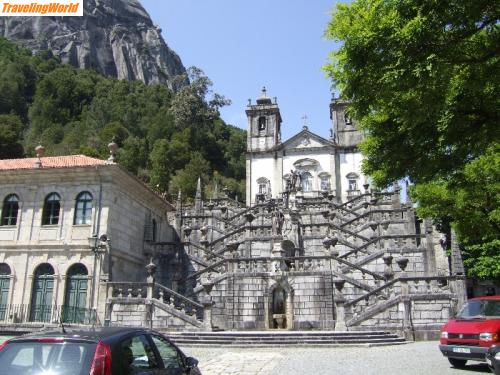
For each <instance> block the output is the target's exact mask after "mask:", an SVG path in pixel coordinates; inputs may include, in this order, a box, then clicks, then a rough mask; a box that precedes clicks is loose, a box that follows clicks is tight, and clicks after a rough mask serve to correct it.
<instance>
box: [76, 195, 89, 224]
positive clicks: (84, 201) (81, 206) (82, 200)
mask: <svg viewBox="0 0 500 375" xmlns="http://www.w3.org/2000/svg"><path fill="white" fill-rule="evenodd" d="M91 218H92V195H91V194H90V193H89V192H88V191H84V192H82V193H80V194H78V196H77V197H76V203H75V217H74V219H73V224H74V225H80V224H90V221H91Z"/></svg>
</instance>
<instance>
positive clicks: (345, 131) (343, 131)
mask: <svg viewBox="0 0 500 375" xmlns="http://www.w3.org/2000/svg"><path fill="white" fill-rule="evenodd" d="M345 108H346V103H344V102H342V101H341V100H332V102H331V104H330V119H331V122H332V125H331V131H330V137H329V139H326V138H323V137H321V136H319V135H317V134H314V133H312V132H310V131H309V129H308V128H307V126H304V127H303V130H302V131H301V132H300V133H298V134H296V135H295V136H293V137H292V138H290V139H288V140H286V141H284V142H282V141H281V124H282V118H281V114H280V109H279V106H278V104H277V100H276V98H275V99H274V101H272V100H271V98H269V97H267V93H266V89H265V88H264V89H263V90H262V95H261V96H260V97H259V98H258V99H257V100H256V103H255V104H252V103H251V102H250V103H249V104H248V106H247V109H246V114H247V118H248V135H247V165H246V170H247V173H246V189H247V190H246V202H247V204H248V205H252V204H255V203H256V201H257V197H259V198H260V199H270V198H273V199H277V198H280V197H281V196H282V194H283V192H285V191H286V188H287V184H288V185H290V183H291V180H292V179H295V180H296V181H295V182H296V183H297V184H298V185H299V186H300V188H301V190H302V192H303V193H304V194H305V196H313V195H314V193H315V192H316V193H317V192H324V191H327V192H332V193H333V194H334V195H335V197H336V198H337V200H338V201H340V200H344V201H345V200H347V199H348V198H350V197H354V196H356V195H359V194H360V191H361V187H362V185H364V184H366V183H367V182H368V178H367V176H364V175H363V173H362V171H361V160H362V156H361V152H360V151H359V149H358V148H357V146H358V144H359V143H360V141H361V139H362V135H361V132H360V131H359V130H358V129H357V127H356V124H355V122H354V121H353V120H351V119H350V117H349V116H347V115H346V113H345Z"/></svg>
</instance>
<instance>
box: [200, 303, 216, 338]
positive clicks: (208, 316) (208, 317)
mask: <svg viewBox="0 0 500 375" xmlns="http://www.w3.org/2000/svg"><path fill="white" fill-rule="evenodd" d="M201 304H202V305H203V329H204V330H205V331H212V329H213V327H212V306H213V305H214V302H213V300H212V297H210V296H205V297H203V300H202V302H201Z"/></svg>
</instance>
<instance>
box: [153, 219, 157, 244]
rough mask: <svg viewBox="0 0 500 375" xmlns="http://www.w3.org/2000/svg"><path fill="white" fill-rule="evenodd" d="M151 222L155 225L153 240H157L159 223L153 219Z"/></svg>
mask: <svg viewBox="0 0 500 375" xmlns="http://www.w3.org/2000/svg"><path fill="white" fill-rule="evenodd" d="M151 224H152V226H153V242H156V234H157V231H158V228H157V224H156V220H155V219H153V220H152V221H151Z"/></svg>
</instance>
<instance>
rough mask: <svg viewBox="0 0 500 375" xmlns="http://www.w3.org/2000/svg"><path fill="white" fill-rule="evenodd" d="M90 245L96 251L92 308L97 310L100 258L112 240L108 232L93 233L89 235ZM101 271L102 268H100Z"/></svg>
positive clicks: (93, 251)
mask: <svg viewBox="0 0 500 375" xmlns="http://www.w3.org/2000/svg"><path fill="white" fill-rule="evenodd" d="M87 240H88V245H89V248H90V250H91V251H92V253H94V268H93V272H92V302H91V304H92V310H93V311H96V309H97V306H96V305H97V302H96V289H97V277H98V273H97V265H98V259H99V258H100V256H101V254H104V253H105V252H106V249H107V248H108V247H109V242H110V240H109V239H108V236H107V235H106V234H103V235H101V236H99V237H98V236H97V234H93V235H92V237H88V239H87ZM109 262H111V259H109ZM109 270H111V263H110V265H109ZM99 271H100V269H99Z"/></svg>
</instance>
